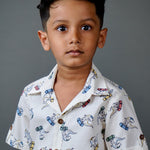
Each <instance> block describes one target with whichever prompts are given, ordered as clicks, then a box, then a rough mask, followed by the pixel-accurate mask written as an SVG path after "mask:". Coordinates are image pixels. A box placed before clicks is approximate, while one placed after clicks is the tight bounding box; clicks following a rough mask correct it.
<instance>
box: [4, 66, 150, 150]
mask: <svg viewBox="0 0 150 150" xmlns="http://www.w3.org/2000/svg"><path fill="white" fill-rule="evenodd" d="M56 74H57V65H56V66H55V67H54V68H53V70H52V71H51V73H50V74H49V75H48V76H46V77H43V78H41V79H39V80H37V81H35V82H33V83H31V84H29V85H28V86H26V87H25V89H24V91H23V93H22V95H21V97H20V100H19V104H18V108H17V112H16V116H15V120H14V123H13V124H12V126H11V128H10V129H9V132H8V135H7V138H6V142H7V143H8V144H9V145H10V146H12V147H14V148H17V149H21V150H33V149H34V150H56V149H57V150H148V147H147V144H146V139H145V137H144V135H143V133H142V131H141V127H140V125H139V122H138V119H137V116H136V113H135V110H134V107H133V103H132V101H131V99H130V98H129V97H128V95H127V93H126V92H125V90H124V89H123V88H122V87H121V86H119V85H117V84H115V83H114V82H112V81H110V80H108V79H107V78H105V77H104V76H102V74H101V73H100V72H99V70H98V69H97V68H96V67H95V66H94V64H93V65H92V69H91V72H90V74H89V76H88V78H87V81H86V83H85V86H84V88H83V89H82V90H81V91H80V93H79V94H78V95H77V96H76V97H75V98H74V99H73V100H72V101H71V102H70V104H69V105H68V106H67V107H66V108H65V110H64V111H63V112H61V110H60V107H59V104H58V101H57V98H56V95H55V91H54V89H53V85H54V81H55V77H56Z"/></svg>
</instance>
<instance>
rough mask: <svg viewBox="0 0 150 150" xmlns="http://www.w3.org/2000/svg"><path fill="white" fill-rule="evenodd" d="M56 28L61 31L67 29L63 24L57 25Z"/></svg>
mask: <svg viewBox="0 0 150 150" xmlns="http://www.w3.org/2000/svg"><path fill="white" fill-rule="evenodd" d="M57 30H58V31H61V32H64V31H67V28H66V27H65V26H63V25H61V26H59V27H58V28H57Z"/></svg>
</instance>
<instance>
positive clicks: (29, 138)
mask: <svg viewBox="0 0 150 150" xmlns="http://www.w3.org/2000/svg"><path fill="white" fill-rule="evenodd" d="M25 138H26V139H27V144H28V145H29V148H30V150H33V149H34V146H35V142H34V141H32V138H31V135H30V132H29V131H28V130H27V129H25Z"/></svg>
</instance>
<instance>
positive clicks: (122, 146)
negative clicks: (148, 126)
mask: <svg viewBox="0 0 150 150" xmlns="http://www.w3.org/2000/svg"><path fill="white" fill-rule="evenodd" d="M122 91H123V92H122V93H119V94H118V93H114V98H112V101H110V103H109V106H108V110H107V117H106V129H105V141H106V145H107V148H108V149H109V150H114V149H119V150H148V147H147V144H146V139H145V137H144V135H143V133H142V131H141V127H140V124H139V122H138V119H137V116H136V113H135V110H134V107H133V103H132V101H131V100H130V98H128V96H127V94H126V92H125V91H124V90H122ZM118 95H119V96H118Z"/></svg>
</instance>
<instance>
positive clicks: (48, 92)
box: [42, 89, 54, 109]
mask: <svg viewBox="0 0 150 150" xmlns="http://www.w3.org/2000/svg"><path fill="white" fill-rule="evenodd" d="M53 92H54V90H53V89H48V90H46V91H45V95H44V96H43V98H44V101H43V104H44V106H43V107H42V109H44V108H45V107H47V106H48V105H49V103H52V102H54V98H53V97H52V94H53Z"/></svg>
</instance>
